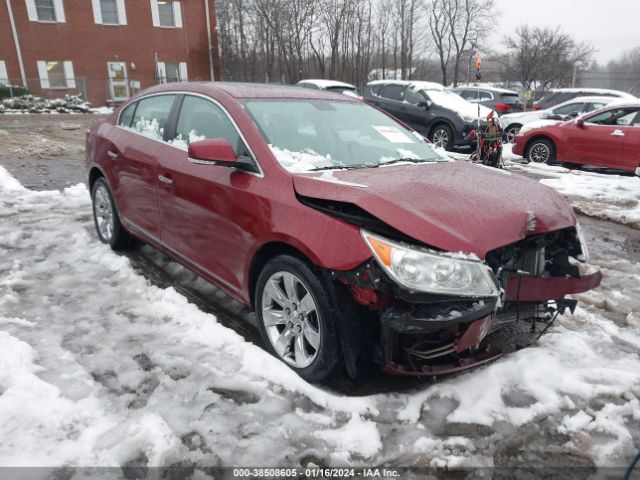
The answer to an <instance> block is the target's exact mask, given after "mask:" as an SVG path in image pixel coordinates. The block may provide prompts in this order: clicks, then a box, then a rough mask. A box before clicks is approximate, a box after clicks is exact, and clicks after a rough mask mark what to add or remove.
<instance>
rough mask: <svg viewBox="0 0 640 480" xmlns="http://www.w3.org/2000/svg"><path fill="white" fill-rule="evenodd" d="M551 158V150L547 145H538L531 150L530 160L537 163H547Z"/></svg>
mask: <svg viewBox="0 0 640 480" xmlns="http://www.w3.org/2000/svg"><path fill="white" fill-rule="evenodd" d="M550 156H551V149H550V148H549V145H547V144H545V143H536V144H534V145H532V146H531V149H530V150H529V159H530V160H531V161H532V162H535V163H547V162H548V161H549V157H550Z"/></svg>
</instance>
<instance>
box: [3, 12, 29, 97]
mask: <svg viewBox="0 0 640 480" xmlns="http://www.w3.org/2000/svg"><path fill="white" fill-rule="evenodd" d="M7 10H8V11H9V23H11V32H12V33H13V43H15V45H16V54H17V55H18V65H19V66H20V76H21V77H22V86H23V87H24V88H27V87H28V86H27V76H26V75H25V73H24V63H23V62H22V51H21V50H20V42H19V41H18V31H17V30H16V22H15V21H14V20H13V10H12V9H11V0H7Z"/></svg>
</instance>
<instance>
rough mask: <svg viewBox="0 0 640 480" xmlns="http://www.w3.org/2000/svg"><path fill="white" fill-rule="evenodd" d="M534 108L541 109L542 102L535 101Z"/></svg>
mask: <svg viewBox="0 0 640 480" xmlns="http://www.w3.org/2000/svg"><path fill="white" fill-rule="evenodd" d="M533 109H534V110H540V104H539V103H538V102H535V103H534V104H533Z"/></svg>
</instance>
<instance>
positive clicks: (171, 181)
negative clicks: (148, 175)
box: [158, 175, 173, 187]
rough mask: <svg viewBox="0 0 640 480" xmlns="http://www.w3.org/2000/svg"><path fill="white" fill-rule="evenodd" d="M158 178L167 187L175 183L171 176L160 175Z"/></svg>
mask: <svg viewBox="0 0 640 480" xmlns="http://www.w3.org/2000/svg"><path fill="white" fill-rule="evenodd" d="M158 180H160V181H161V182H162V183H164V184H165V185H166V186H167V187H170V186H171V185H173V180H171V179H170V178H169V177H165V176H164V175H158Z"/></svg>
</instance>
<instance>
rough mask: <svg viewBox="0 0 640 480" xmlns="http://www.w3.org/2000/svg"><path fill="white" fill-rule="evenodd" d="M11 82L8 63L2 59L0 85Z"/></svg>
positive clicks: (0, 62)
mask: <svg viewBox="0 0 640 480" xmlns="http://www.w3.org/2000/svg"><path fill="white" fill-rule="evenodd" d="M8 84H9V75H7V65H6V64H5V63H4V60H0V85H8Z"/></svg>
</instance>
